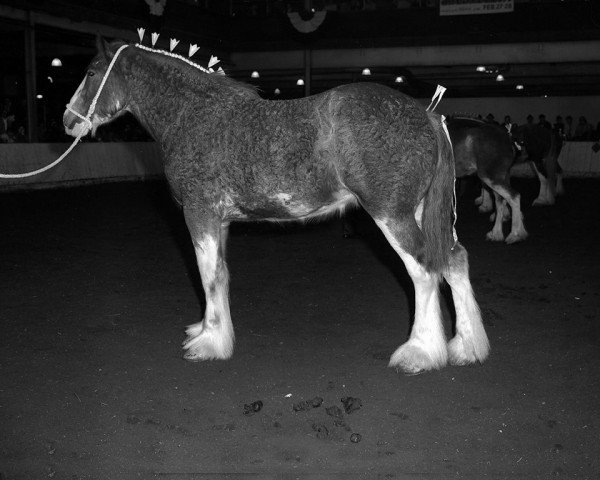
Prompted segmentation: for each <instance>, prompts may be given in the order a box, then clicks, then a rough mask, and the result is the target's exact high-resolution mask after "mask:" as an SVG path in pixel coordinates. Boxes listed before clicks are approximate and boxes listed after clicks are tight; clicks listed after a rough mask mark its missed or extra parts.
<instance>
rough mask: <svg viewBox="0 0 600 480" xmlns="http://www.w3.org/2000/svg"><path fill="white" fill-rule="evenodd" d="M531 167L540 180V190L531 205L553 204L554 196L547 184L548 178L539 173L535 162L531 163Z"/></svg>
mask: <svg viewBox="0 0 600 480" xmlns="http://www.w3.org/2000/svg"><path fill="white" fill-rule="evenodd" d="M533 168H534V170H535V172H536V173H537V176H538V178H539V180H540V192H539V194H538V196H537V198H536V199H535V200H534V201H533V205H554V196H553V195H551V193H550V185H549V184H548V180H547V179H546V177H544V176H543V175H542V174H541V173H540V171H539V170H538V169H537V167H536V166H535V164H533Z"/></svg>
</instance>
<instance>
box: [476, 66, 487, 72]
mask: <svg viewBox="0 0 600 480" xmlns="http://www.w3.org/2000/svg"><path fill="white" fill-rule="evenodd" d="M475 70H477V71H478V72H485V65H477V68H476V69H475Z"/></svg>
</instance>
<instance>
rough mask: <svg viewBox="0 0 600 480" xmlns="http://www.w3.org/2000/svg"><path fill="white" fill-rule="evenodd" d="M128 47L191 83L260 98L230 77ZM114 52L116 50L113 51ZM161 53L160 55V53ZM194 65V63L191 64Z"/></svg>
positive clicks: (134, 46) (120, 43)
mask: <svg viewBox="0 0 600 480" xmlns="http://www.w3.org/2000/svg"><path fill="white" fill-rule="evenodd" d="M124 43H125V42H114V43H112V44H111V47H114V46H115V45H116V48H118V47H119V46H121V45H123V44H124ZM129 47H130V48H131V49H132V50H133V51H135V52H136V53H140V54H142V55H144V56H146V57H147V58H151V59H152V60H153V61H154V62H156V63H157V64H158V65H161V66H162V65H166V66H170V67H174V68H175V69H176V70H177V71H178V72H180V73H181V74H183V75H184V76H185V77H187V78H188V79H189V80H190V81H191V82H202V83H205V82H206V83H209V84H213V85H219V86H221V87H225V88H226V89H228V90H230V91H232V93H234V94H237V95H241V96H247V97H250V98H260V96H259V94H258V91H257V89H256V87H254V86H253V85H249V84H247V83H244V82H241V81H239V80H235V79H233V78H231V77H228V76H227V75H225V74H222V73H218V72H211V73H209V72H206V69H205V68H204V67H201V66H199V65H198V64H196V65H197V66H198V67H200V69H202V70H200V69H199V68H195V67H194V66H192V65H189V64H188V63H187V62H186V61H184V60H181V59H179V58H176V57H172V56H169V55H168V54H165V53H164V51H162V50H156V49H147V48H143V49H142V48H139V47H137V46H136V45H135V44H133V43H130V44H129ZM115 50H116V49H115ZM161 52H162V53H161ZM191 63H195V62H191ZM203 70H204V71H203Z"/></svg>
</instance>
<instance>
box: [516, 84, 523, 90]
mask: <svg viewBox="0 0 600 480" xmlns="http://www.w3.org/2000/svg"><path fill="white" fill-rule="evenodd" d="M515 88H516V89H517V90H523V89H524V88H525V87H524V86H523V85H521V84H520V83H519V84H518V85H517V86H516V87H515Z"/></svg>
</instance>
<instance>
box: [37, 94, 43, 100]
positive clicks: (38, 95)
mask: <svg viewBox="0 0 600 480" xmlns="http://www.w3.org/2000/svg"><path fill="white" fill-rule="evenodd" d="M35 98H37V99H38V100H41V99H42V98H44V96H43V95H42V94H41V93H38V94H37V95H36V96H35Z"/></svg>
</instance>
